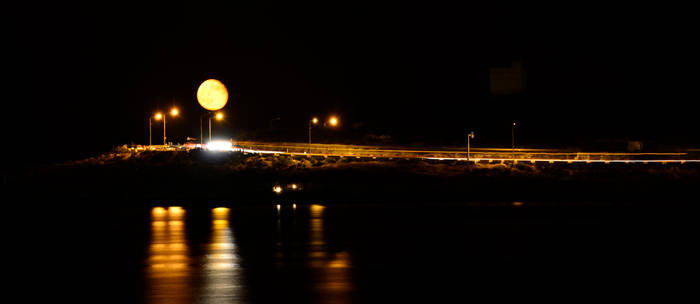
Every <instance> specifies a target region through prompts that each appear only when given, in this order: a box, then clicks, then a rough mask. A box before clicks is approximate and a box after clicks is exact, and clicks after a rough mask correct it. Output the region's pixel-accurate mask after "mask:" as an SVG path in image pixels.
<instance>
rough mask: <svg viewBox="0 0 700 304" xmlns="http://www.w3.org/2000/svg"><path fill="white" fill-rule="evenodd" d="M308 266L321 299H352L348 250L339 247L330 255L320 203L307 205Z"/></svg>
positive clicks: (324, 301)
mask: <svg viewBox="0 0 700 304" xmlns="http://www.w3.org/2000/svg"><path fill="white" fill-rule="evenodd" d="M309 211H310V219H309V230H310V233H311V234H310V237H309V266H310V267H311V269H312V270H314V274H315V275H314V281H315V284H314V287H315V292H316V293H317V294H318V296H319V300H320V302H322V303H351V302H352V300H351V299H350V297H349V296H350V292H351V291H352V289H353V287H354V286H353V283H352V280H351V279H352V275H351V272H350V271H351V262H350V254H349V253H348V252H346V251H341V252H338V253H336V254H333V255H331V254H330V253H329V248H328V245H327V243H326V240H325V234H324V226H323V220H324V211H325V207H324V206H322V205H311V206H310V207H309Z"/></svg>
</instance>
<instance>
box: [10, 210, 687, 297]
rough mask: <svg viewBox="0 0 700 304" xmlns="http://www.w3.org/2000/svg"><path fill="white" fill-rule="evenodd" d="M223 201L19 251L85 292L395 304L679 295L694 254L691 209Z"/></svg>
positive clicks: (115, 214)
mask: <svg viewBox="0 0 700 304" xmlns="http://www.w3.org/2000/svg"><path fill="white" fill-rule="evenodd" d="M225 206H226V204H222V205H221V206H219V207H217V208H206V207H191V205H190V206H189V207H187V206H180V205H177V204H168V205H165V204H164V205H160V206H156V207H153V208H151V209H145V208H116V207H115V208H114V209H110V208H100V209H96V210H99V211H94V212H84V213H82V212H81V213H76V214H71V215H68V214H57V215H56V216H55V219H54V220H55V221H56V224H52V225H51V227H56V228H58V227H64V226H70V227H72V229H71V230H70V231H66V230H65V229H56V230H53V229H51V228H48V229H45V227H44V226H50V225H44V226H42V229H41V230H37V231H35V232H33V233H32V236H33V238H29V237H27V239H30V240H32V241H31V245H30V246H29V247H21V248H23V249H22V250H25V252H23V253H22V254H23V255H28V256H32V257H33V258H32V261H34V263H35V264H36V265H42V266H40V269H39V270H38V271H36V272H34V273H37V274H39V277H38V278H40V282H42V283H36V284H37V285H36V286H42V288H47V290H50V288H51V287H53V288H54V289H55V290H54V291H51V293H48V295H50V296H49V298H56V299H58V298H66V297H67V298H68V299H71V300H73V301H74V302H93V303H104V302H111V301H114V302H120V303H280V302H301V303H366V302H376V303H386V302H405V301H424V302H454V301H459V302H464V301H469V300H474V299H477V298H479V299H483V298H487V299H491V300H496V299H502V298H506V297H507V298H512V297H516V298H517V297H520V298H533V297H534V298H543V297H545V298H554V299H559V300H567V299H573V298H580V297H585V296H589V297H590V296H593V297H595V296H597V295H602V294H609V293H613V294H617V295H627V296H629V295H633V294H637V295H641V294H640V293H639V292H640V291H644V292H650V291H654V290H656V291H663V292H664V293H665V294H682V291H684V290H686V289H685V288H686V285H685V284H686V283H688V282H689V281H686V280H683V279H682V278H683V277H682V276H681V274H683V273H688V272H690V269H692V267H691V266H692V265H693V263H694V260H695V257H696V255H695V254H696V253H697V251H695V250H693V249H692V248H694V246H693V244H694V242H695V239H696V238H695V237H694V235H695V234H694V231H696V230H694V228H696V226H697V225H696V224H694V221H692V220H690V221H689V219H692V217H691V216H689V215H687V214H684V212H681V211H678V212H676V211H669V210H665V211H664V212H659V210H656V209H644V210H641V209H635V208H629V207H625V208H609V207H605V208H600V207H595V208H594V207H590V206H569V207H561V206H560V207H552V208H550V207H543V206H539V205H537V204H531V203H520V202H516V203H503V204H496V205H493V206H487V207H484V206H479V207H475V206H474V205H470V204H462V205H460V204H452V205H429V204H426V205H421V206H388V205H386V206H384V205H320V204H310V205H296V204H284V205H256V206H253V205H250V206H238V207H231V205H229V207H225ZM88 210H89V209H88ZM52 223H53V222H52ZM39 240H41V241H39ZM28 248H31V250H29V249H28ZM44 265H50V266H44ZM30 276H34V275H30ZM76 277H77V278H76ZM669 282H672V283H670V284H669ZM669 285H670V286H671V287H669V288H671V289H668V288H665V287H666V286H669ZM662 287H664V288H662ZM667 291H669V292H667ZM560 293H563V294H564V298H561V297H560V296H555V295H557V294H560ZM623 298H624V296H623Z"/></svg>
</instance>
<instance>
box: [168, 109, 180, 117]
mask: <svg viewBox="0 0 700 304" xmlns="http://www.w3.org/2000/svg"><path fill="white" fill-rule="evenodd" d="M178 114H180V111H179V110H178V109H177V108H173V109H172V110H170V115H172V116H177V115H178Z"/></svg>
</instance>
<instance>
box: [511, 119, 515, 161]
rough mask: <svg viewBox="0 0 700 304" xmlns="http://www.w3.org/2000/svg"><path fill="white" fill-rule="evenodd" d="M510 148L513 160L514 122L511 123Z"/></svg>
mask: <svg viewBox="0 0 700 304" xmlns="http://www.w3.org/2000/svg"><path fill="white" fill-rule="evenodd" d="M510 148H511V151H512V153H511V154H512V156H513V158H515V122H513V129H512V131H511V137H510Z"/></svg>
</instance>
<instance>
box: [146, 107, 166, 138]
mask: <svg viewBox="0 0 700 304" xmlns="http://www.w3.org/2000/svg"><path fill="white" fill-rule="evenodd" d="M163 117H164V116H163V114H161V113H156V115H154V116H153V117H148V145H149V146H150V145H152V141H151V125H152V122H151V118H155V119H156V120H160V119H161V118H163ZM163 128H164V129H165V119H163ZM163 134H165V131H164V133H163Z"/></svg>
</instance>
